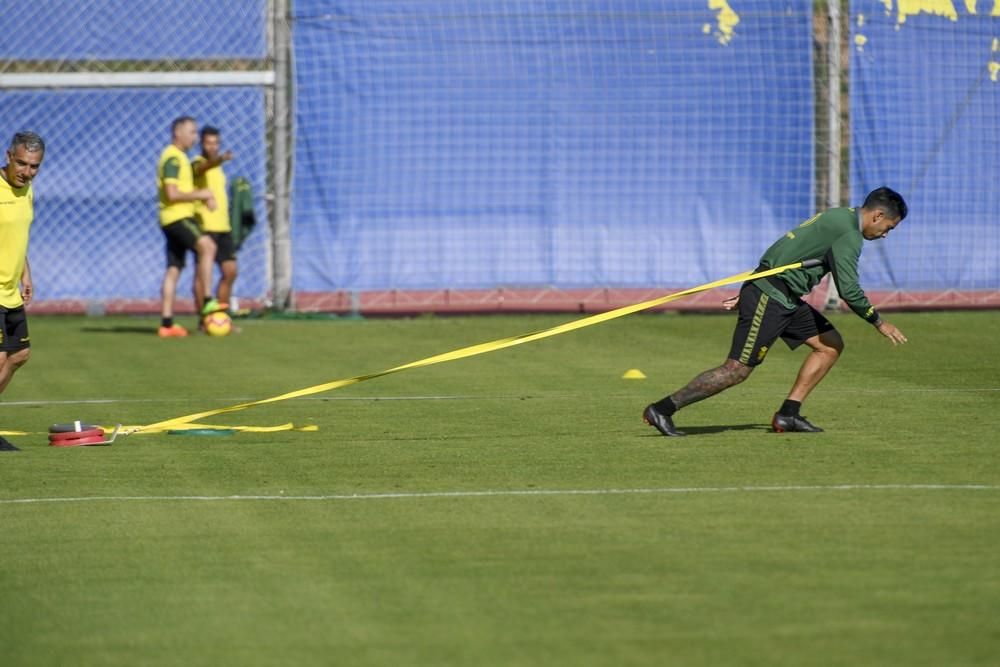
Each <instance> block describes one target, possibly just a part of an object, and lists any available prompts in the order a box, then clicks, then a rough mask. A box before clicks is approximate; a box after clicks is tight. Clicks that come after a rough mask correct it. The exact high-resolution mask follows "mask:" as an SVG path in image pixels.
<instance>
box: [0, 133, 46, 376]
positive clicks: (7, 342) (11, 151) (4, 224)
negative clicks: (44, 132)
mask: <svg viewBox="0 0 1000 667" xmlns="http://www.w3.org/2000/svg"><path fill="white" fill-rule="evenodd" d="M44 157H45V142H44V141H42V138H41V137H40V136H38V135H37V134H35V133H34V132H28V131H21V132H18V133H16V134H15V135H14V138H13V139H11V142H10V147H9V148H8V149H7V164H6V165H4V167H3V170H2V171H0V393H3V391H4V389H6V388H7V385H8V384H10V380H11V378H13V377H14V373H15V372H17V369H19V368H20V367H21V366H23V365H24V364H25V363H27V361H28V357H29V356H31V349H30V345H31V342H30V339H29V337H28V318H27V315H25V312H24V306H25V305H26V304H28V303H31V297H32V296H33V292H34V285H33V284H32V282H31V267H30V266H29V264H28V234H29V230H30V228H31V222H32V221H33V220H34V218H35V192H34V190H32V188H31V181H32V180H34V178H35V176H36V175H37V174H38V169H39V167H41V166H42V159H43V158H44Z"/></svg>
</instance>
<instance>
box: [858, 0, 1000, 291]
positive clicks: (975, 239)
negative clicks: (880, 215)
mask: <svg viewBox="0 0 1000 667" xmlns="http://www.w3.org/2000/svg"><path fill="white" fill-rule="evenodd" d="M945 4H950V3H945ZM953 4H954V7H953V8H952V9H954V10H955V12H954V15H953V16H952V17H951V18H949V17H946V16H939V15H934V14H929V13H920V14H916V15H909V16H906V15H901V14H900V12H901V11H903V10H901V9H897V10H896V11H892V12H887V11H886V7H885V5H884V4H883V3H881V2H878V1H877V0H865V1H862V0H854V1H853V2H852V3H851V26H852V30H851V37H852V59H851V76H852V80H851V121H852V123H851V130H852V141H851V154H852V158H853V159H852V161H851V192H852V196H853V197H854V199H855V200H856V201H860V200H861V198H863V197H864V194H865V193H866V192H868V191H869V190H871V189H872V188H874V187H877V186H879V185H882V184H886V185H889V186H890V187H893V188H895V189H897V190H899V191H900V192H901V193H902V194H903V196H904V197H905V198H906V200H907V202H908V203H909V204H910V211H911V212H910V215H909V217H908V218H907V219H906V221H905V222H904V223H903V224H902V225H901V226H900V227H899V229H898V230H897V231H895V232H893V233H892V234H890V236H889V238H888V239H887V240H885V241H878V242H877V244H878V245H877V246H875V247H873V246H872V244H868V247H867V248H866V249H865V253H864V254H863V255H862V269H863V270H862V282H863V284H865V285H866V286H872V287H884V288H898V289H933V290H946V289H996V288H998V287H1000V81H998V80H997V78H998V77H997V75H996V74H997V72H996V69H994V70H993V71H992V72H991V70H990V63H991V62H992V63H994V67H995V68H996V67H1000V63H998V61H1000V47H998V45H997V42H996V39H997V38H998V37H1000V16H990V10H991V8H992V4H993V3H984V2H979V3H978V4H979V6H980V12H981V13H980V14H977V15H973V14H969V13H968V10H967V8H966V6H965V3H958V2H956V3H953ZM984 5H985V6H984ZM993 11H994V12H995V11H996V10H993ZM901 18H902V19H905V20H903V21H902V22H901V21H900V19H901ZM991 74H992V76H991Z"/></svg>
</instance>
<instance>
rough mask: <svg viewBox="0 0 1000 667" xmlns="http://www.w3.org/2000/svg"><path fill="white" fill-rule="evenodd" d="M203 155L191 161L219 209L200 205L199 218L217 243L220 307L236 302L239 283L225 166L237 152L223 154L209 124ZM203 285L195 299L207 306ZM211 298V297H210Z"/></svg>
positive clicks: (203, 132)
mask: <svg viewBox="0 0 1000 667" xmlns="http://www.w3.org/2000/svg"><path fill="white" fill-rule="evenodd" d="M200 136H201V155H196V156H195V157H194V159H193V160H191V170H192V171H193V172H194V186H195V187H196V188H203V189H206V190H209V191H210V192H211V193H212V196H214V197H215V203H216V207H215V210H214V211H212V210H209V208H208V207H207V206H205V205H204V204H202V203H201V202H198V203H196V204H195V208H194V211H195V215H196V216H197V218H198V223H199V224H200V225H201V231H202V232H204V233H205V234H208V235H209V236H210V237H212V240H213V241H215V248H216V249H215V262H216V264H218V265H219V271H220V272H221V273H222V276H221V277H220V278H219V284H218V286H217V287H216V291H215V298H216V299H217V301H218V303H219V305H220V306H221V305H222V304H228V303H232V301H231V297H232V294H233V283H234V282H236V273H237V272H236V244H235V243H234V242H233V228H232V226H230V224H229V195H228V194H227V189H226V172H225V171H224V170H223V169H222V165H223V164H224V163H226V162H229V161H230V160H232V159H233V152H232V151H226V152H224V153H220V152H219V151H220V148H221V146H222V136H221V133H220V132H219V130H218V129H217V128H214V127H212V126H211V125H205V126H204V127H202V128H201V135H200ZM200 287H201V283H199V281H197V280H195V281H194V296H195V301H196V302H197V303H203V302H204V301H205V297H206V296H207V295H206V294H205V293H204V292H202V291H201V289H200ZM208 296H210V295H208Z"/></svg>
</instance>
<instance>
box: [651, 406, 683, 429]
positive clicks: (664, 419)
mask: <svg viewBox="0 0 1000 667" xmlns="http://www.w3.org/2000/svg"><path fill="white" fill-rule="evenodd" d="M642 420H643V421H644V422H646V423H647V424H649V425H650V426H652V427H653V428H655V429H656V430H657V431H659V432H660V433H662V434H663V435H670V436H676V435H684V431H678V430H677V427H676V426H674V420H673V419H671V418H670V415H665V414H663V413H662V412H660V411H659V410H657V409H656V406H655V405H653V404H652V403H650V404H649V405H647V406H646V409H645V410H643V411H642Z"/></svg>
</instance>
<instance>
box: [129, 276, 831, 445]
mask: <svg viewBox="0 0 1000 667" xmlns="http://www.w3.org/2000/svg"><path fill="white" fill-rule="evenodd" d="M819 264H820V261H819V260H813V259H810V260H806V261H804V262H796V263H794V264H786V265H785V266H779V267H777V268H774V269H768V270H766V271H761V272H760V273H754V272H753V271H744V272H743V273H738V274H736V275H733V276H729V277H728V278H723V279H721V280H716V281H715V282H711V283H705V284H704V285H699V286H697V287H692V288H690V289H686V290H684V291H683V292H677V293H675V294H668V295H667V296H661V297H658V298H656V299H651V300H649V301H643V302H641V303H636V304H633V305H631V306H624V307H622V308H616V309H615V310H609V311H608V312H606V313H600V314H598V315H592V316H590V317H584V318H582V319H579V320H575V321H573V322H567V323H566V324H560V325H559V326H555V327H552V328H550V329H544V330H543V331H536V332H534V333H529V334H521V335H520V336H511V337H509V338H501V339H499V340H495V341H492V342H489V343H479V344H478V345H470V346H469V347H463V348H461V349H458V350H452V351H451V352H445V353H443V354H438V355H435V356H433V357H427V358H426V359H420V360H418V361H412V362H410V363H408V364H403V365H402V366H396V367H395V368H390V369H388V370H384V371H379V372H378V373H371V374H369V375H358V376H357V377H352V378H347V379H346V380H334V381H333V382H327V383H325V384H318V385H315V386H312V387H306V388H305V389H298V390H296V391H290V392H288V393H286V394H281V395H280V396H272V397H271V398H264V399H261V400H259V401H251V402H249V403H241V404H239V405H233V406H230V407H228V408H218V409H216V410H206V411H205V412H198V413H195V414H193V415H185V416H184V417H175V418H174V419H168V420H166V421H161V422H156V423H155V424H147V425H146V426H140V427H138V428H135V429H133V430H132V431H131V433H136V432H138V431H165V430H168V429H172V428H176V427H177V426H180V425H182V424H188V423H190V422H194V421H197V420H199V419H204V418H205V417H212V416H215V415H221V414H224V413H226V412H236V411H238V410H245V409H247V408H252V407H253V406H255V405H264V404H265V403H277V402H278V401H287V400H288V399H290V398H300V397H302V396H310V395H312V394H319V393H322V392H324V391H332V390H334V389H340V388H341V387H348V386H350V385H352V384H357V383H359V382H364V381H366V380H372V379H375V378H378V377H382V376H384V375H390V374H392V373H398V372H400V371H405V370H409V369H411V368H421V367H423V366H431V365H433V364H441V363H444V362H446V361H456V360H458V359H464V358H466V357H473V356H475V355H477V354H486V353H487V352H494V351H496V350H502V349H503V348H505V347H513V346H514V345H522V344H524V343H530V342H532V341H535V340H540V339H542V338H548V337H549V336H558V335H559V334H564V333H569V332H570V331H575V330H577V329H582V328H584V327H589V326H593V325H595V324H600V323H601V322H607V321H608V320H613V319H616V318H619V317H624V316H625V315H631V314H632V313H637V312H639V311H640V310H646V309H648V308H654V307H656V306H659V305H662V304H664V303H668V302H670V301H675V300H677V299H681V298H683V297H685V296H690V295H692V294H696V293H698V292H705V291H707V290H710V289H715V288H716V287H723V286H725V285H731V284H733V283H740V282H744V281H746V280H756V279H757V278H766V277H767V276H774V275H777V274H779V273H783V272H785V271H788V270H790V269H799V268H808V267H811V266H818V265H819Z"/></svg>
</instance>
